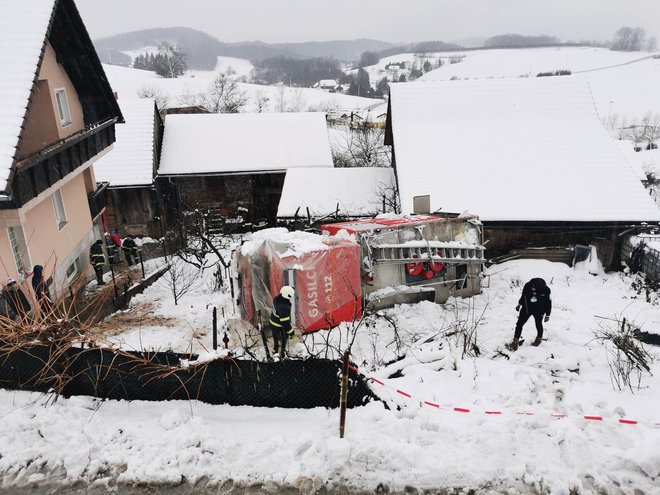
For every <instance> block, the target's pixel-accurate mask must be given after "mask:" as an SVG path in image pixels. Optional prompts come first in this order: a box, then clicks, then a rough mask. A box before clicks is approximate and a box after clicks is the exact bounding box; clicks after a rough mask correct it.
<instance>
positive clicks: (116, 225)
mask: <svg viewBox="0 0 660 495" xmlns="http://www.w3.org/2000/svg"><path fill="white" fill-rule="evenodd" d="M108 192H109V194H108V205H107V206H106V217H107V219H108V225H109V227H110V228H111V229H118V230H119V231H120V232H121V234H122V236H124V235H127V234H130V235H146V236H150V237H154V236H155V237H159V236H160V230H159V229H160V226H159V224H158V222H157V221H156V220H154V217H156V216H158V212H157V207H156V204H155V201H154V199H155V198H154V192H153V191H152V189H151V188H148V187H143V188H129V189H110V190H109V191H108Z"/></svg>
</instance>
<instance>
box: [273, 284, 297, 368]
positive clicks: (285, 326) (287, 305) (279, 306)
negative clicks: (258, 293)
mask: <svg viewBox="0 0 660 495" xmlns="http://www.w3.org/2000/svg"><path fill="white" fill-rule="evenodd" d="M295 293H296V291H295V290H294V288H293V287H291V286H289V285H285V286H284V287H282V289H281V290H280V293H279V294H278V295H277V296H275V298H274V299H273V311H272V313H271V315H270V322H269V323H270V330H271V333H272V334H273V354H274V355H275V354H277V353H278V352H279V353H280V358H284V351H285V350H286V341H287V338H288V337H293V335H294V331H293V327H292V326H291V302H292V301H293V297H294V295H295ZM280 344H281V347H280Z"/></svg>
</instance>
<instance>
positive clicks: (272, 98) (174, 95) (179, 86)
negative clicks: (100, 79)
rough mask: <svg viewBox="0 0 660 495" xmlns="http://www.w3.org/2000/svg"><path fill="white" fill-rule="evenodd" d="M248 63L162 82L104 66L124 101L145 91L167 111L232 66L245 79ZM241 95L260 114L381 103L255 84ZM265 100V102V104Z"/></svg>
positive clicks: (228, 62)
mask: <svg viewBox="0 0 660 495" xmlns="http://www.w3.org/2000/svg"><path fill="white" fill-rule="evenodd" d="M248 64H249V62H248V61H247V60H241V59H230V58H228V57H219V58H218V65H217V66H216V70H215V71H188V72H186V73H185V74H184V75H183V76H181V77H178V78H176V79H165V78H162V77H160V76H158V75H157V74H156V73H155V72H151V71H146V70H140V69H131V68H128V67H120V66H117V65H107V64H104V65H103V69H104V70H105V73H106V75H107V76H108V79H109V80H110V85H111V86H112V89H113V90H114V91H116V92H117V93H118V94H119V98H120V100H121V98H122V97H124V98H135V97H136V96H138V95H139V93H140V91H141V90H143V89H145V88H148V89H155V90H157V91H159V92H160V93H161V94H162V96H165V97H167V98H168V105H167V106H168V107H177V106H187V105H190V101H191V98H192V97H194V96H195V95H198V94H199V93H202V92H206V91H208V89H209V86H210V85H211V83H212V82H213V79H214V78H215V77H217V76H218V75H219V74H221V73H223V72H226V70H227V67H229V66H231V67H232V68H233V69H234V70H235V71H236V72H237V73H238V74H233V75H232V76H230V77H231V78H234V77H236V76H240V75H244V72H245V71H248V72H249V70H251V69H249V68H248ZM238 85H239V88H240V90H241V91H243V92H245V93H246V95H247V96H248V104H247V106H246V108H245V110H244V111H246V112H256V111H258V107H259V102H261V105H262V111H269V112H276V111H277V112H279V111H297V112H304V111H308V110H314V109H317V110H318V109H329V108H338V109H348V111H349V112H350V111H351V110H359V109H361V108H364V107H368V106H370V105H373V104H374V103H376V102H378V101H380V100H374V99H372V98H360V97H358V96H349V95H342V94H330V93H328V92H326V91H323V90H320V89H312V88H290V87H287V86H262V85H258V84H248V83H240V82H239V83H238ZM266 99H267V100H266Z"/></svg>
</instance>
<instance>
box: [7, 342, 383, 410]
mask: <svg viewBox="0 0 660 495" xmlns="http://www.w3.org/2000/svg"><path fill="white" fill-rule="evenodd" d="M181 359H186V360H191V359H195V356H190V355H180V354H174V353H145V354H141V353H135V352H133V353H127V352H116V351H113V350H111V349H101V348H91V349H80V348H67V349H64V350H61V349H58V348H57V347H55V346H52V345H46V344H34V345H30V346H28V347H23V348H20V349H11V350H10V351H7V350H4V351H0V387H3V388H7V389H15V390H30V391H36V392H47V391H56V392H59V393H61V394H62V395H64V396H73V395H89V396H94V397H99V398H104V399H123V400H149V401H162V400H199V401H202V402H207V403H209V404H230V405H237V406H238V405H248V406H258V407H285V408H312V407H328V408H334V407H338V406H339V398H340V379H341V376H340V375H341V363H340V362H339V361H331V360H326V359H306V360H297V359H288V360H284V361H280V362H274V363H262V362H258V361H248V360H236V359H229V358H226V359H218V360H215V361H212V362H209V363H204V364H200V365H197V366H189V367H187V368H184V367H181V366H179V363H180V360H181ZM350 378H351V379H350V380H349V390H348V407H355V406H359V405H362V404H364V403H365V402H367V401H368V400H370V399H373V398H375V397H374V395H373V394H372V393H371V391H370V389H369V387H368V386H367V385H366V383H365V382H364V381H363V380H362V379H361V378H359V377H356V376H355V375H352V376H351V377H350Z"/></svg>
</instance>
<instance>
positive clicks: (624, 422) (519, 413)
mask: <svg viewBox="0 0 660 495" xmlns="http://www.w3.org/2000/svg"><path fill="white" fill-rule="evenodd" d="M348 367H349V369H350V370H351V371H354V372H355V373H359V374H360V375H362V376H363V377H365V378H366V379H368V380H370V381H372V382H374V383H377V384H378V385H380V386H382V387H388V388H391V389H393V390H394V391H395V392H396V393H397V394H399V395H402V396H404V397H406V398H407V399H413V400H415V399H414V398H413V396H412V395H411V394H409V393H408V392H405V391H403V390H399V389H398V388H395V387H391V386H390V385H387V384H386V383H385V382H383V381H381V380H379V379H378V378H374V377H373V376H368V375H365V374H364V373H362V372H361V371H360V370H359V369H358V368H356V367H355V366H353V365H350V364H349V365H348ZM421 403H422V404H424V405H425V406H429V407H433V408H435V409H444V410H447V411H453V412H457V413H464V414H466V413H476V414H482V413H483V414H487V415H489V416H497V415H503V414H506V411H488V410H484V411H478V410H472V409H467V408H465V407H451V406H441V405H440V404H437V403H435V402H430V401H427V400H422V401H421ZM515 415H517V416H538V415H539V414H537V413H533V412H526V411H516V412H515ZM549 416H550V417H552V418H556V419H564V418H568V417H569V415H568V414H560V413H551V414H550V415H549ZM571 417H578V416H571ZM579 418H580V419H583V420H585V421H601V422H606V421H613V422H616V423H619V424H622V425H643V424H647V425H648V426H652V427H654V428H660V423H647V422H644V421H636V420H633V419H624V418H605V417H603V416H579Z"/></svg>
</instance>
